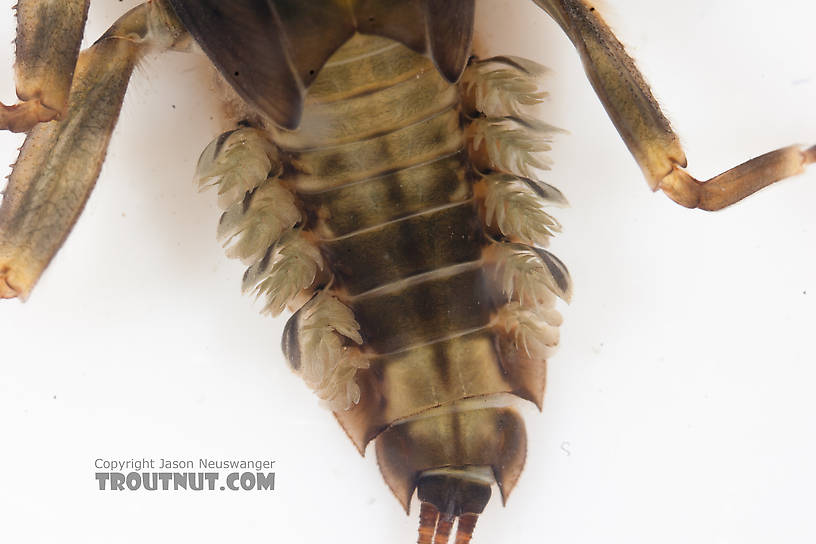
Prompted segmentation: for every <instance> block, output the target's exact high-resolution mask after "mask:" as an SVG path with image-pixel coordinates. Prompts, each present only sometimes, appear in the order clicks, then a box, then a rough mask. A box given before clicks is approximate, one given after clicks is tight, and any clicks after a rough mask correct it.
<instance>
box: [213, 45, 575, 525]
mask: <svg viewBox="0 0 816 544" xmlns="http://www.w3.org/2000/svg"><path fill="white" fill-rule="evenodd" d="M497 62H498V65H500V66H498V67H497V66H493V67H492V68H490V67H489V66H488V65H487V64H484V65H479V66H478V67H476V66H474V67H471V68H469V69H468V70H469V73H466V75H465V78H464V80H463V82H462V83H461V84H460V86H456V85H452V84H450V83H448V82H447V80H445V78H444V77H442V76H441V75H440V74H439V72H438V71H437V69H436V68H435V67H434V65H433V63H432V62H431V61H430V60H429V59H428V58H427V57H425V56H422V55H419V54H417V53H415V52H413V51H411V50H409V49H408V48H406V47H404V46H403V45H400V44H398V43H396V42H393V41H391V40H388V39H385V38H379V37H373V36H363V35H359V34H358V35H355V36H354V37H353V38H352V39H351V40H350V41H349V42H348V43H346V44H345V45H344V46H343V47H342V48H340V49H339V50H338V51H337V52H336V53H335V54H334V55H333V56H332V57H331V58H330V59H329V61H328V62H327V63H326V64H325V65H324V67H323V68H322V69H321V71H320V73H319V74H318V75H317V77H316V79H315V81H314V83H313V84H312V85H311V87H310V89H309V92H308V95H307V98H306V103H305V107H304V110H303V117H302V121H301V125H300V127H299V128H298V130H296V131H283V130H272V140H273V142H274V144H275V147H274V148H273V147H267V146H266V145H265V144H264V143H263V141H262V140H261V139H260V137H259V136H258V135H257V133H256V132H252V129H242V130H243V132H242V131H241V130H239V131H238V132H236V133H230V134H228V135H227V136H226V137H225V138H224V140H223V141H221V142H214V144H212V145H211V146H210V147H211V149H208V151H205V154H204V156H203V157H202V164H203V167H202V166H200V172H201V175H202V178H205V179H211V178H213V177H218V176H221V178H220V180H219V182H218V183H219V185H220V192H221V193H222V200H224V201H225V202H222V204H223V205H224V207H225V209H226V210H227V211H226V213H225V214H224V217H223V218H222V221H221V227H220V230H221V234H222V236H223V237H225V238H226V239H227V240H228V241H232V248H231V249H230V251H232V253H233V255H235V256H238V257H242V258H244V259H245V260H246V261H247V262H249V263H250V264H251V266H250V268H249V270H248V271H247V274H246V275H245V278H244V287H245V289H251V288H255V289H256V290H257V291H258V292H260V293H261V294H266V295H267V296H268V299H269V301H270V302H269V306H268V308H269V309H270V310H271V311H272V312H273V313H277V312H278V311H280V310H281V309H282V308H283V305H284V304H286V303H289V304H290V305H292V304H294V305H295V306H299V305H301V304H302V306H300V309H299V310H298V311H297V312H296V313H295V315H294V316H293V317H292V318H291V319H290V321H289V323H288V324H287V327H286V332H285V334H284V342H283V344H284V351H285V352H286V354H287V357H288V358H289V360H290V362H291V363H292V365H293V367H294V368H295V369H297V370H299V371H300V372H301V373H302V374H303V376H304V379H305V380H306V381H307V383H309V385H311V386H312V387H313V388H314V389H315V390H316V391H317V393H318V394H319V395H320V396H321V397H322V398H324V399H326V400H328V401H330V402H331V404H332V407H333V408H334V409H335V415H336V416H337V419H338V421H339V422H340V423H341V425H342V426H343V427H344V429H345V430H346V432H347V433H348V435H349V437H350V438H351V439H352V441H353V442H354V443H355V445H356V446H357V447H358V448H359V449H360V451H361V452H362V451H363V450H364V449H365V446H366V444H367V443H368V442H369V441H370V440H372V439H375V438H376V449H377V456H378V460H379V463H380V468H381V470H382V472H383V476H384V477H385V479H386V481H387V483H388V485H389V486H390V487H391V489H392V490H393V491H394V493H395V495H396V496H397V498H398V499H399V500H400V501H401V502H402V504H403V506H404V507H405V508H406V509H407V508H408V505H409V503H410V500H411V497H412V495H413V493H414V490H415V489H416V488H417V487H419V494H420V498H421V499H422V500H423V501H429V502H431V503H434V504H436V506H437V507H438V508H440V509H443V508H448V509H449V510H450V511H449V512H447V515H453V516H458V515H461V514H463V513H466V512H471V511H473V512H477V511H481V507H483V506H484V504H481V506H479V504H477V503H478V502H479V501H480V500H481V498H479V497H482V495H483V494H484V490H485V489H487V491H486V493H487V496H486V497H483V498H484V501H485V502H486V500H487V497H489V486H490V483H491V482H492V481H493V479H494V478H495V481H496V482H497V483H498V485H499V488H500V490H501V492H502V495H503V497H506V496H507V494H508V493H509V492H510V490H511V489H512V487H513V486H514V485H515V482H516V479H517V478H518V476H519V474H520V472H521V470H522V467H523V464H524V457H525V453H526V444H525V440H526V439H525V433H524V425H523V422H522V421H521V418H520V417H519V416H518V415H517V413H516V412H515V411H514V410H513V409H512V408H511V407H509V406H508V405H507V404H508V403H507V402H506V397H508V396H509V395H515V396H517V397H521V398H524V399H527V400H530V401H532V402H534V403H536V404H539V405H540V402H541V396H542V394H543V389H544V380H545V374H546V372H545V365H544V360H543V358H544V356H545V355H546V353H547V350H548V348H550V347H552V346H554V345H555V343H556V342H557V328H556V327H557V326H558V324H559V319H560V318H559V317H558V315H557V313H556V312H555V311H554V310H552V306H553V303H554V298H555V296H554V295H560V296H562V297H564V296H568V292H569V284H568V276H567V273H566V270H565V269H564V268H563V265H561V263H560V262H559V261H558V260H557V259H555V258H554V257H553V256H552V255H550V254H549V253H547V252H546V251H544V250H540V249H537V248H535V247H533V246H532V245H525V244H524V243H528V244H534V243H536V242H541V241H545V240H541V238H542V237H545V236H548V235H549V234H551V233H552V231H554V230H557V228H558V225H557V223H556V222H555V221H554V220H553V219H552V218H550V216H549V215H547V214H546V213H544V212H543V211H541V204H542V203H546V202H550V203H554V204H558V203H561V201H562V197H561V196H560V193H558V191H557V190H555V189H553V188H552V187H549V186H547V185H544V184H541V183H539V182H534V181H532V180H530V179H527V178H526V177H525V176H524V175H525V174H526V173H527V171H526V169H527V168H528V167H529V166H530V165H532V166H543V164H539V163H536V162H533V160H532V159H530V160H525V159H526V158H527V157H528V156H529V157H533V156H534V154H535V153H536V152H538V151H541V150H542V149H544V148H545V147H546V146H544V145H541V142H540V138H539V139H536V135H538V136H541V135H542V134H544V133H545V132H546V130H545V129H544V128H543V125H531V124H528V123H524V122H521V121H519V119H518V118H516V117H514V116H512V114H515V113H516V112H515V111H509V112H507V113H506V114H505V115H504V116H498V117H495V116H491V110H492V109H495V108H496V105H495V104H493V102H495V96H493V95H492V94H491V93H493V92H494V91H496V89H497V88H498V89H499V90H501V89H502V84H504V85H505V87H506V88H505V89H504V90H505V91H506V92H507V93H509V98H508V97H504V99H505V102H506V103H505V105H507V104H509V105H510V107H511V109H512V108H513V107H515V106H514V105H513V104H512V103H511V102H512V100H513V99H516V100H518V101H520V102H524V101H525V100H527V101H528V102H529V101H530V100H533V101H534V100H536V99H538V98H539V96H540V93H536V92H534V91H532V90H531V89H530V88H529V84H530V82H529V81H526V80H525V77H528V78H533V77H534V76H535V75H536V74H533V73H532V72H531V70H530V66H524V65H523V64H519V63H520V62H522V61H520V60H518V61H517V60H513V59H503V60H499V61H497ZM488 64H489V63H488ZM502 66H503V67H504V68H502ZM502 70H505V72H507V74H505V75H506V76H507V77H504V78H502V77H501V74H502ZM491 78H492V79H491ZM497 81H498V83H496V82H497ZM502 82H504V83H502ZM519 84H521V88H519V87H518V86H519ZM514 85H515V87H514ZM525 85H526V86H525ZM513 93H515V96H513ZM499 102H502V100H500V101H499ZM474 115H475V116H477V117H478V119H476V120H475V121H474V120H473V118H474V117H473V116H474ZM256 138H259V139H257V140H256ZM225 150H226V151H225ZM229 153H233V155H234V157H233V158H232V159H230V160H226V159H223V157H226V156H227V155H228V154H229ZM241 153H244V155H241ZM242 156H244V157H245V158H244V159H240V157H242ZM219 157H222V159H219ZM249 157H254V160H255V162H257V163H258V168H257V171H258V172H263V168H264V166H265V165H267V164H266V162H265V161H264V158H268V170H267V171H270V172H271V174H270V175H269V177H268V178H266V177H265V176H264V179H258V178H259V177H260V176H258V175H257V173H256V174H255V175H254V178H253V179H251V180H249V181H247V179H246V178H250V177H252V176H243V177H241V176H234V177H236V178H241V179H234V180H232V181H230V179H227V180H226V181H225V178H227V177H228V176H227V175H225V174H223V172H224V171H227V170H229V169H228V168H227V167H226V166H225V164H227V163H230V162H232V163H236V164H237V163H239V162H241V161H243V162H244V163H247V162H251V161H249V159H248V158H249ZM259 157H262V158H259ZM219 161H220V162H219ZM253 164H254V163H253ZM518 164H520V165H521V170H522V171H516V168H514V165H518ZM219 165H220V166H219ZM243 168H245V169H246V166H243ZM202 170H203V171H202ZM243 188H246V189H247V191H246V192H245V193H242V189H243ZM242 194H243V197H242V198H239V197H240V195H242ZM287 195H289V196H287ZM291 195H294V199H293V200H289V199H291ZM259 217H263V218H264V222H263V224H262V225H259V224H258V222H259V220H258V218H259ZM530 238H539V239H538V240H536V239H530ZM267 246H268V247H267ZM314 248H318V249H319V253H318V252H316V251H315V250H314ZM309 293H314V295H313V296H312V298H311V300H309V301H308V302H305V303H304V301H305V300H306V297H304V295H306V294H309ZM451 479H452V480H451ZM454 480H455V481H454ZM451 482H453V483H451ZM456 482H459V483H456ZM462 482H465V483H462ZM462 485H464V486H465V487H466V488H468V489H467V490H465V489H464V488H461V486H462ZM468 486H470V487H468ZM473 486H476V487H477V488H480V489H481V490H479V489H476V490H474V489H475V488H474V489H471V487H473ZM460 488H461V489H460ZM454 489H455V490H457V491H455V493H454V495H456V496H455V497H454V498H453V499H451V498H450V497H449V496H448V495H450V493H452V492H453V491H451V490H454ZM446 494H447V495H446ZM445 497H447V498H445ZM445 501H448V503H450V504H448V506H445ZM451 501H452V502H451ZM474 501H475V502H474ZM471 503H472V504H471ZM443 513H444V512H443Z"/></svg>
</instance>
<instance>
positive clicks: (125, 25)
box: [0, 2, 183, 298]
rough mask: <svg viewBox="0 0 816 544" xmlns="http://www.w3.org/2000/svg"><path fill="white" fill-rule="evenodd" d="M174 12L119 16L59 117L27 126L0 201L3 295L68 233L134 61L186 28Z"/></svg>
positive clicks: (41, 265)
mask: <svg viewBox="0 0 816 544" xmlns="http://www.w3.org/2000/svg"><path fill="white" fill-rule="evenodd" d="M172 17H173V16H172V15H171V14H170V13H169V12H166V11H164V8H162V7H161V4H160V3H158V2H156V3H152V4H145V5H143V6H141V7H139V8H136V9H134V10H132V11H131V12H129V13H128V14H127V15H125V16H124V17H123V18H122V19H120V20H119V21H118V22H117V23H116V24H115V25H114V27H112V29H111V31H108V33H106V34H105V37H103V39H100V40H99V41H97V43H96V44H95V45H94V46H93V47H91V48H90V49H88V50H87V51H84V52H83V53H82V54H81V55H80V57H79V60H78V62H77V67H76V74H75V77H74V80H73V84H72V87H71V95H70V99H69V101H68V109H67V111H66V113H65V115H64V116H63V118H62V119H61V120H60V121H59V122H51V123H45V124H40V125H37V126H36V127H34V129H32V131H31V132H30V133H29V135H28V137H27V138H26V141H25V144H23V147H22V150H21V152H20V156H19V158H18V159H17V163H16V165H15V166H14V169H13V171H12V174H11V176H10V177H9V183H8V187H7V188H6V191H5V196H4V198H3V203H2V206H1V207H0V297H3V298H11V297H15V296H20V297H22V298H25V297H26V296H27V295H28V293H29V291H30V290H31V288H32V287H33V286H34V284H35V283H36V281H37V280H38V279H39V277H40V275H41V274H42V272H43V270H44V269H45V267H46V266H47V265H48V263H49V262H50V261H51V259H52V257H53V256H54V255H55V254H56V252H57V250H58V249H59V247H60V246H61V245H62V242H63V241H64V240H65V237H66V236H67V235H68V233H69V232H70V230H71V228H72V227H73V225H74V223H75V222H76V219H77V217H78V216H79V214H80V212H81V211H82V208H83V207H84V205H85V201H86V199H87V198H88V195H89V194H90V192H91V189H92V188H93V186H94V183H95V182H96V178H97V176H98V175H99V170H100V168H101V167H102V161H103V160H104V158H105V153H106V151H107V147H108V142H109V140H110V136H111V133H112V131H113V127H114V125H115V124H116V120H117V118H118V116H119V110H120V108H121V105H122V99H123V98H124V94H125V89H126V88H127V83H128V80H129V79H130V75H131V73H132V71H133V68H134V66H135V65H136V63H137V62H138V61H139V59H140V58H141V57H142V55H143V54H144V52H145V51H146V50H147V49H148V48H150V47H152V46H154V44H156V43H157V42H158V41H162V43H165V42H166V43H172V42H173V41H174V40H175V39H177V38H178V37H179V36H180V35H181V34H182V33H183V30H182V29H181V28H180V27H178V26H177V25H176V24H175V23H174V20H173V18H172ZM118 30H121V31H122V33H121V34H120V33H118ZM157 34H161V35H157ZM121 38H126V39H121Z"/></svg>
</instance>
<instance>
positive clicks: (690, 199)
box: [658, 165, 702, 208]
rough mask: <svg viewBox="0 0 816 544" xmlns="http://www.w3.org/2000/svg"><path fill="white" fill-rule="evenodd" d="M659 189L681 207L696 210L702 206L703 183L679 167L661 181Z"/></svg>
mask: <svg viewBox="0 0 816 544" xmlns="http://www.w3.org/2000/svg"><path fill="white" fill-rule="evenodd" d="M658 188H659V189H660V190H661V191H663V192H664V193H666V196H668V197H669V198H671V199H672V200H674V201H675V202H677V203H678V204H680V205H681V206H684V207H686V208H696V207H698V206H699V205H700V193H701V192H702V183H700V182H699V181H697V180H696V179H694V178H693V177H691V176H690V175H689V174H688V172H686V171H685V170H683V169H682V168H680V167H679V166H677V165H674V166H673V168H672V170H671V172H669V173H668V174H666V176H665V177H663V179H662V180H660V184H659V185H658Z"/></svg>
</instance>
